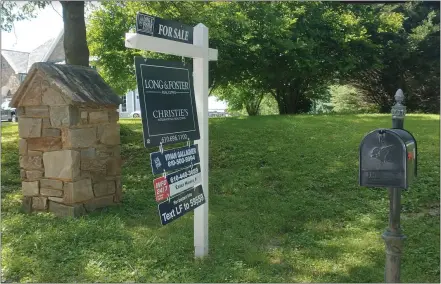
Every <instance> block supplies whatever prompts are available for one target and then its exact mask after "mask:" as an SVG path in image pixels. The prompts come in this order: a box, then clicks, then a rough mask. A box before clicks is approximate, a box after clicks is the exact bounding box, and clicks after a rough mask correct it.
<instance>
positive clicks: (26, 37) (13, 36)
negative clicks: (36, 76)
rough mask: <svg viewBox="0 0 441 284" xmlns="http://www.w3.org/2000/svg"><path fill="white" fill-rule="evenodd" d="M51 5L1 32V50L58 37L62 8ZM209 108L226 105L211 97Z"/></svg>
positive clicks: (31, 45)
mask: <svg viewBox="0 0 441 284" xmlns="http://www.w3.org/2000/svg"><path fill="white" fill-rule="evenodd" d="M51 4H52V5H49V6H47V7H46V8H44V9H43V10H41V11H40V12H39V13H38V15H37V17H36V18H33V19H30V20H24V21H18V22H15V23H14V28H13V30H12V31H11V32H10V33H7V32H4V31H1V49H10V50H16V51H25V52H30V51H32V50H34V49H35V48H37V47H38V46H40V45H42V44H43V43H45V42H46V41H48V40H50V39H52V38H55V37H57V35H58V33H59V32H60V31H61V29H62V28H63V18H62V16H61V15H62V7H61V4H60V2H58V1H53V2H51ZM14 31H15V32H14ZM208 107H209V109H213V110H214V109H225V108H226V104H225V103H224V102H220V101H218V100H216V98H214V97H210V98H209V103H208Z"/></svg>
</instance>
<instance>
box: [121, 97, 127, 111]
mask: <svg viewBox="0 0 441 284" xmlns="http://www.w3.org/2000/svg"><path fill="white" fill-rule="evenodd" d="M121 100H122V104H121V111H122V112H127V97H126V95H124V96H122V97H121Z"/></svg>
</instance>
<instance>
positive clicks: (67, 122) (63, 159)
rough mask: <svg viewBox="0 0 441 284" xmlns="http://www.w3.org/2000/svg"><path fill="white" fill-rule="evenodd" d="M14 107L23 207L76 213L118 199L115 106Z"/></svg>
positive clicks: (118, 136)
mask: <svg viewBox="0 0 441 284" xmlns="http://www.w3.org/2000/svg"><path fill="white" fill-rule="evenodd" d="M50 91H51V89H48V90H47V91H46V93H47V92H50ZM52 95H53V96H55V97H56V96H62V95H61V94H52ZM43 102H44V100H43ZM19 111H20V114H19V136H20V140H19V154H20V157H19V159H20V174H21V178H22V192H23V196H24V199H23V209H24V210H25V211H26V212H32V211H50V212H54V213H55V214H56V215H58V216H79V215H82V214H84V213H86V212H91V211H93V210H95V209H97V208H101V207H106V206H109V205H113V204H115V203H118V202H119V201H120V200H121V190H122V188H121V156H120V133H119V124H118V112H117V111H116V107H115V106H103V107H97V106H93V107H92V106H88V105H87V104H81V105H31V106H22V107H20V109H19Z"/></svg>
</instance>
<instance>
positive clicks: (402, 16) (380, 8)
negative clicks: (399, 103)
mask: <svg viewBox="0 0 441 284" xmlns="http://www.w3.org/2000/svg"><path fill="white" fill-rule="evenodd" d="M353 8H354V11H355V13H357V14H363V15H365V17H364V18H363V20H364V21H366V20H369V18H368V17H366V15H370V17H371V18H372V19H374V20H373V21H369V22H370V25H367V27H368V33H369V35H370V40H369V42H368V43H366V44H364V45H362V48H363V49H364V50H365V51H366V52H365V53H358V58H359V60H360V61H361V62H366V64H365V66H361V68H359V69H358V70H355V72H353V75H352V76H350V77H348V78H347V79H348V80H346V82H348V83H350V84H352V85H353V86H355V87H357V88H358V89H359V90H360V91H361V92H362V93H363V99H364V100H365V101H366V102H368V103H375V104H376V105H377V106H379V109H380V112H390V107H391V106H392V105H393V103H394V94H395V92H396V90H397V89H398V88H401V89H403V91H404V93H405V96H406V101H405V103H406V105H407V108H408V110H409V111H425V112H438V110H439V80H440V77H439V2H438V3H436V2H409V3H406V4H401V5H376V6H372V5H363V6H356V5H354V7H353ZM381 19H383V21H379V20H381Z"/></svg>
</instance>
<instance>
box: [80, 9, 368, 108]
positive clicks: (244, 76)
mask: <svg viewBox="0 0 441 284" xmlns="http://www.w3.org/2000/svg"><path fill="white" fill-rule="evenodd" d="M138 11H139V12H145V13H150V14H154V15H157V16H160V17H164V18H169V19H175V20H178V21H181V22H184V23H186V24H190V25H196V24H197V23H199V22H202V23H204V24H205V25H207V26H208V27H209V29H210V45H211V46H212V47H214V48H217V49H218V50H219V60H218V61H217V62H215V63H212V64H211V67H212V68H211V70H212V71H211V73H210V75H211V76H210V77H211V79H212V82H214V86H228V85H234V84H242V85H243V82H250V81H254V82H259V83H258V85H255V84H253V88H254V90H259V92H254V93H256V94H259V95H258V96H260V90H264V92H266V93H271V94H273V96H274V97H275V99H276V100H277V102H278V105H279V111H280V113H282V114H286V113H299V112H305V111H308V110H309V107H310V105H311V99H316V98H319V97H320V95H321V94H322V93H323V90H324V89H325V87H326V86H327V84H328V83H329V81H330V80H332V79H333V78H334V77H335V76H336V75H337V74H338V73H341V74H342V73H345V72H347V71H348V70H350V68H351V66H352V65H354V62H353V60H352V58H351V57H346V56H344V54H345V51H347V49H349V48H350V47H351V46H350V44H351V42H352V41H357V40H360V39H362V38H363V36H364V35H363V27H361V26H360V25H359V24H358V19H356V18H355V17H354V16H353V15H352V14H351V13H350V11H349V10H348V9H345V7H344V6H338V5H334V4H332V3H318V2H227V3H225V2H223V3H222V2H221V3H219V2H210V3H203V2H202V3H201V2H178V3H176V2H148V3H143V2H120V3H115V2H103V4H102V9H101V10H99V11H96V12H95V13H93V15H92V17H91V20H90V26H89V29H88V31H89V33H88V39H89V41H90V48H91V53H92V54H93V55H96V56H98V57H99V58H100V60H99V63H98V64H99V67H100V70H101V71H100V72H101V74H102V75H103V76H104V78H106V79H107V81H108V82H109V83H110V84H111V85H112V86H113V87H114V88H115V89H117V90H118V91H119V92H120V93H124V92H126V91H127V90H130V89H133V88H135V80H134V72H133V56H134V55H136V54H140V55H143V54H144V55H147V54H148V53H145V52H141V51H136V50H132V49H127V48H125V46H124V34H125V33H126V32H128V31H129V30H133V29H134V25H135V17H136V12H138ZM343 30H344V32H343ZM148 55H149V56H157V55H153V54H148ZM239 87H240V85H239Z"/></svg>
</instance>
